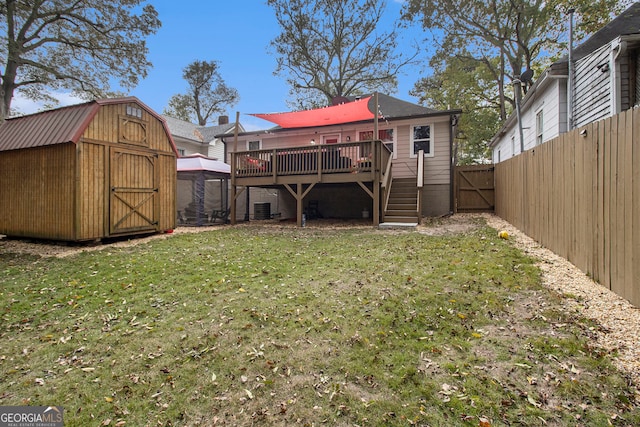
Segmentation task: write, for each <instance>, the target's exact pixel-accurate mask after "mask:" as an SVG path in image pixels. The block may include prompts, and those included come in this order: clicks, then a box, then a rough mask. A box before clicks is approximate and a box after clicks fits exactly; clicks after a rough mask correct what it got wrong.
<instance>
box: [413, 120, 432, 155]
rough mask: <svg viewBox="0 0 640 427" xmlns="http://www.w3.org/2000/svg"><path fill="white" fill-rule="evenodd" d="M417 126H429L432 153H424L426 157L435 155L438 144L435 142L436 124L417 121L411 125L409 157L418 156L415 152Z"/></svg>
mask: <svg viewBox="0 0 640 427" xmlns="http://www.w3.org/2000/svg"><path fill="white" fill-rule="evenodd" d="M417 126H429V128H430V130H429V139H430V141H429V142H430V143H431V153H424V156H425V157H435V155H436V154H435V151H436V144H435V125H434V124H433V123H415V124H412V125H410V126H409V158H410V159H416V158H418V155H417V154H413V134H414V132H413V128H415V127H417Z"/></svg>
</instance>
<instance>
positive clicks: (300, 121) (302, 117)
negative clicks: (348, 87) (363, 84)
mask: <svg viewBox="0 0 640 427" xmlns="http://www.w3.org/2000/svg"><path fill="white" fill-rule="evenodd" d="M370 99H371V97H368V98H363V99H360V100H357V101H352V102H347V103H344V104H339V105H332V106H330V107H325V108H318V109H315V110H305V111H293V112H289V113H267V114H251V115H252V116H255V117H259V118H261V119H264V120H268V121H270V122H271V123H275V124H277V125H279V126H280V127H282V128H285V129H290V128H304V127H313V126H326V125H337V124H341V123H351V122H359V121H363V120H371V119H373V118H374V116H373V113H372V112H371V111H369V100H370Z"/></svg>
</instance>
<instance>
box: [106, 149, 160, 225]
mask: <svg viewBox="0 0 640 427" xmlns="http://www.w3.org/2000/svg"><path fill="white" fill-rule="evenodd" d="M156 161H157V156H155V155H154V154H150V153H145V152H140V151H132V150H123V149H120V148H111V163H110V169H111V174H110V175H111V185H110V187H111V188H110V203H109V205H110V215H109V225H110V234H118V233H130V232H136V231H147V230H149V231H153V230H156V229H157V226H158V208H157V204H158V185H157V178H156Z"/></svg>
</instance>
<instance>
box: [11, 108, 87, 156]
mask: <svg viewBox="0 0 640 427" xmlns="http://www.w3.org/2000/svg"><path fill="white" fill-rule="evenodd" d="M98 109H99V105H98V104H97V103H95V102H90V103H84V104H78V105H72V106H69V107H63V108H58V109H56V110H49V111H45V112H42V113H37V114H32V115H28V116H21V117H13V118H8V119H7V120H6V121H5V123H4V124H3V125H2V126H0V151H8V150H20V149H23V148H32V147H43V146H46V145H54V144H64V143H67V142H73V143H77V142H78V140H79V139H80V137H81V136H82V133H83V132H84V129H85V128H86V127H87V126H88V125H89V123H90V122H91V120H92V119H93V117H94V116H95V115H96V113H97V112H98Z"/></svg>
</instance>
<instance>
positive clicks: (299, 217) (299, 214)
mask: <svg viewBox="0 0 640 427" xmlns="http://www.w3.org/2000/svg"><path fill="white" fill-rule="evenodd" d="M315 185H316V184H315V183H312V184H309V186H308V187H307V189H306V190H304V191H302V183H300V182H299V183H297V184H296V190H295V191H294V190H293V188H291V186H290V185H289V184H285V185H284V187H285V188H286V189H287V191H289V193H291V195H292V196H293V197H295V199H296V217H297V222H298V227H302V212H303V204H302V201H303V200H304V198H305V196H306V195H307V194H309V191H311V189H312V188H313V187H314V186H315Z"/></svg>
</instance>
